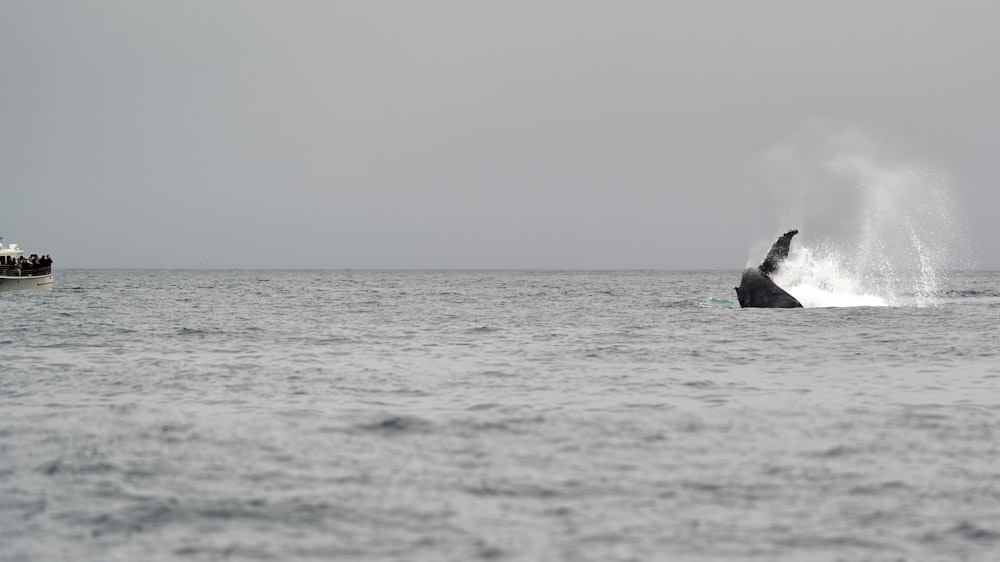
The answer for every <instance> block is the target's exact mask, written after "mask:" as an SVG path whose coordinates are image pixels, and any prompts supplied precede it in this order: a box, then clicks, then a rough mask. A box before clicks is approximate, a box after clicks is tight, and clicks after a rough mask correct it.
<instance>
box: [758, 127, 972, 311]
mask: <svg viewBox="0 0 1000 562" xmlns="http://www.w3.org/2000/svg"><path fill="white" fill-rule="evenodd" d="M765 170H766V171H767V172H768V176H769V179H770V180H771V188H772V190H773V191H774V194H775V197H776V200H777V201H778V202H780V203H784V208H783V209H782V212H783V213H784V216H783V217H781V220H782V224H781V226H780V227H781V228H785V227H790V226H795V227H798V228H800V229H801V230H802V234H801V235H800V239H799V240H797V242H800V244H799V245H798V247H797V248H796V245H795V244H793V246H792V252H791V254H790V255H789V259H788V260H787V261H786V263H785V264H784V266H783V267H782V269H781V270H780V271H779V272H778V273H777V274H776V275H775V276H774V277H775V281H776V282H777V283H778V284H779V285H780V286H782V287H784V288H785V289H786V290H787V291H788V292H789V293H791V294H792V295H793V296H795V297H796V298H797V299H799V301H800V302H802V304H803V305H804V306H807V307H809V306H930V305H934V304H937V302H938V296H939V292H940V289H941V287H942V283H943V281H944V275H945V274H946V272H947V271H949V270H950V269H952V268H961V267H968V265H969V263H970V261H969V259H968V256H969V251H968V238H967V235H966V234H965V227H964V224H963V221H961V220H960V219H959V215H958V213H957V210H956V206H955V204H954V200H953V197H952V192H953V191H954V189H953V185H952V183H951V180H950V178H949V177H948V174H947V173H946V172H945V171H944V170H942V169H941V168H939V167H934V166H930V165H924V164H917V163H913V162H909V161H906V160H904V159H902V158H900V157H899V156H895V155H891V154H889V153H888V152H887V151H886V150H885V149H884V148H883V147H881V146H880V145H879V144H878V143H876V142H875V141H874V140H873V139H872V138H871V137H870V136H868V135H867V134H865V133H864V132H863V131H861V130H860V129H857V128H854V129H849V130H841V131H834V130H832V128H831V127H829V126H823V125H816V124H814V125H812V126H811V127H810V128H809V129H808V130H806V131H804V132H803V133H800V134H799V135H796V137H795V138H793V139H792V141H790V142H788V143H784V144H782V145H778V146H776V147H774V148H773V149H772V150H771V151H770V152H769V153H768V157H767V159H766V161H765ZM814 240H819V241H820V242H819V243H818V244H817V243H815V242H813V241H814Z"/></svg>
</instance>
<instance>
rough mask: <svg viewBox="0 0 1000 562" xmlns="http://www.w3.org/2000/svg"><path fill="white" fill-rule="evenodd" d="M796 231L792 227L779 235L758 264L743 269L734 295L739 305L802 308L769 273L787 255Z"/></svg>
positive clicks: (775, 269)
mask: <svg viewBox="0 0 1000 562" xmlns="http://www.w3.org/2000/svg"><path fill="white" fill-rule="evenodd" d="M798 233H799V231H798V230H796V229H794V228H793V229H791V230H789V231H787V232H785V233H784V234H782V235H781V236H779V237H778V239H777V240H775V241H774V244H773V245H772V246H771V249H770V250H769V251H768V252H767V257H765V258H764V261H763V262H761V264H760V265H758V266H757V267H748V268H746V269H745V270H743V277H742V278H741V279H740V286H739V287H736V297H737V298H738V299H739V301H740V306H741V307H744V308H746V307H756V308H802V303H800V302H799V301H798V300H796V299H795V297H793V296H792V295H789V294H788V293H787V292H785V290H784V289H782V288H781V287H779V286H778V285H777V284H776V283H775V282H774V281H772V280H771V274H772V273H774V272H775V271H777V270H778V268H779V267H780V266H781V262H783V261H784V260H785V258H787V257H788V249H789V246H790V245H791V243H792V237H793V236H795V235H796V234H798Z"/></svg>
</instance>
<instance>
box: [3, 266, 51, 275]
mask: <svg viewBox="0 0 1000 562" xmlns="http://www.w3.org/2000/svg"><path fill="white" fill-rule="evenodd" d="M50 273H52V266H51V265H47V266H45V267H33V268H31V269H21V268H19V267H17V266H16V265H15V266H10V265H4V266H0V276H3V277H41V276H42V275H49V274H50Z"/></svg>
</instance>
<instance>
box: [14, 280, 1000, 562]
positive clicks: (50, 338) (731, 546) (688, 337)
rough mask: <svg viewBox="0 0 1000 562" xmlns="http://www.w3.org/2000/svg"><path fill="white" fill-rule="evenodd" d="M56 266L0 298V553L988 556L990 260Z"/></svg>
mask: <svg viewBox="0 0 1000 562" xmlns="http://www.w3.org/2000/svg"><path fill="white" fill-rule="evenodd" d="M738 277H739V272H703V273H671V272H598V273H588V272H534V273H533V272H323V271H300V272H276V271H259V272H254V271H236V272H182V271H131V272H113V273H107V272H98V271H87V270H81V271H61V272H57V278H56V289H55V290H53V291H51V292H16V293H5V294H0V314H2V316H3V318H4V321H3V323H2V324H0V559H2V560H68V559H76V560H173V559H190V560H219V559H229V560H260V559H263V560H294V559H324V560H329V559H343V560H434V561H438V560H477V559H488V560H574V561H577V560H595V561H596V560H601V561H606V560H698V561H702V560H704V561H708V560H713V561H715V560H810V561H824V560H831V561H832V560H893V561H895V560H992V559H995V557H996V553H997V552H1000V509H998V508H997V506H998V505H1000V357H998V353H997V349H996V346H997V342H998V341H1000V327H998V326H1000V275H997V274H987V273H976V274H968V273H967V274H954V275H951V276H948V277H947V280H946V282H945V283H944V285H945V286H944V287H942V288H941V289H940V291H939V292H938V294H937V295H936V296H935V301H934V302H935V304H934V305H933V306H925V307H915V306H902V307H893V306H887V307H872V308H868V307H854V308H813V309H808V308H807V309H799V310H742V309H739V308H736V307H735V306H736V305H735V294H734V293H733V290H732V287H733V285H735V284H736V283H737V282H738Z"/></svg>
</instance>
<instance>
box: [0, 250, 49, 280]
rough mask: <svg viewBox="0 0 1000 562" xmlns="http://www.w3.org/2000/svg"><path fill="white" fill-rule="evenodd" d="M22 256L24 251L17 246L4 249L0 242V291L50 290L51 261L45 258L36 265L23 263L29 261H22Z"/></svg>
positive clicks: (40, 259)
mask: <svg viewBox="0 0 1000 562" xmlns="http://www.w3.org/2000/svg"><path fill="white" fill-rule="evenodd" d="M23 256H24V250H22V249H21V248H18V247H17V244H11V245H9V246H7V247H6V248H5V247H4V245H3V241H2V240H0V291H14V290H17V289H51V288H52V260H50V259H49V258H48V256H45V257H43V258H39V259H38V263H24V262H26V261H29V260H22V259H21V258H22V257H23ZM34 257H36V256H34V255H33V256H32V258H34Z"/></svg>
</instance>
